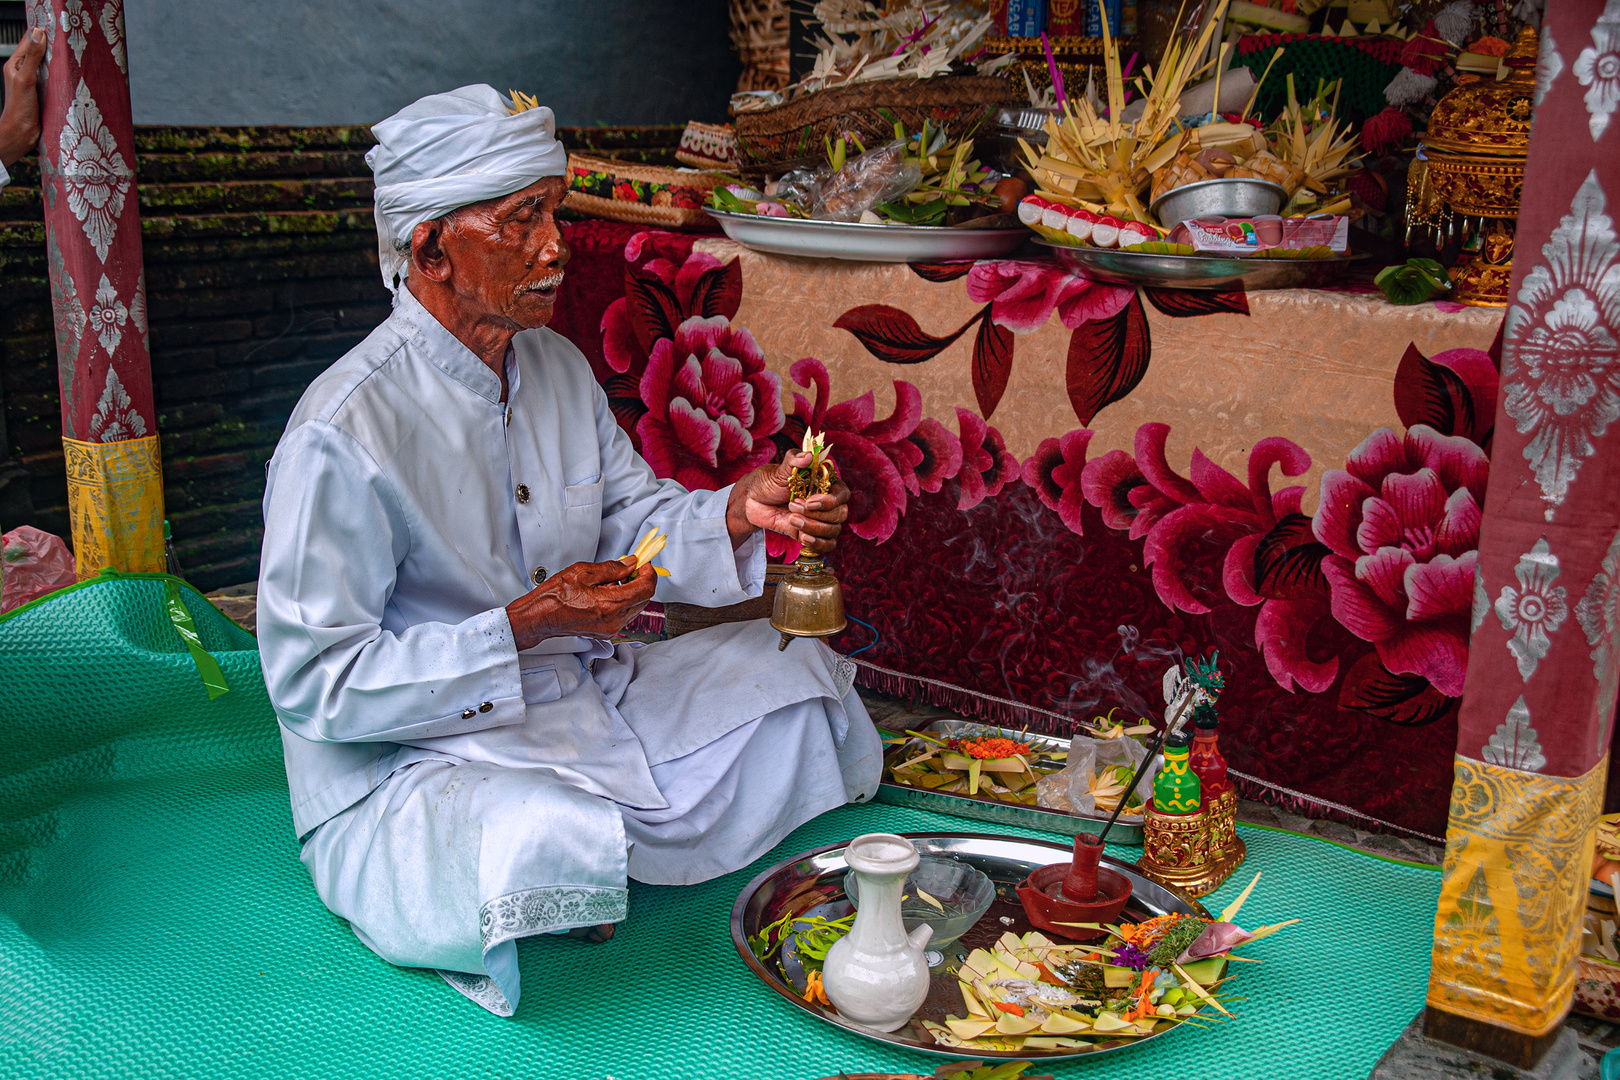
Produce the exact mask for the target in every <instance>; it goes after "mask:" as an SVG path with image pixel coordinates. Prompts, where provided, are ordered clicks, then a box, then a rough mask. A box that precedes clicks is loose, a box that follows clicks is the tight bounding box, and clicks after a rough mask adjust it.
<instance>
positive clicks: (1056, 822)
mask: <svg viewBox="0 0 1620 1080" xmlns="http://www.w3.org/2000/svg"><path fill="white" fill-rule="evenodd" d="M919 730H921V731H922V733H923V734H925V735H934V736H937V737H939V738H946V739H949V738H960V737H964V736H969V735H986V734H993V735H1000V736H1002V737H1004V738H1008V739H1015V740H1019V741H1026V742H1027V741H1034V742H1037V743H1040V744H1042V745H1045V746H1049V747H1052V748H1055V749H1059V750H1063V751H1067V750H1068V749H1069V744H1070V742H1071V740H1069V739H1060V738H1056V737H1054V736H1051V735H1037V734H1035V733H1034V732H1029V731H1018V730H1016V729H1014V728H1003V727H995V726H992V725H989V724H976V723H972V722H970V721H967V720H936V721H934V722H933V723H931V724H929V725H928V726H927V727H924V728H921V729H919ZM917 741H918V740H914V741H913V742H912V743H905V744H902V745H900V746H897V747H893V748H892V749H890V750H889V751H888V753H886V754H885V755H884V760H883V774H884V777H885V779H884V781H883V782H882V783H881V784H879V785H878V793H877V801H878V802H884V803H889V804H891V805H893V806H914V807H917V808H918V809H920V810H932V811H934V812H935V813H937V814H950V815H951V816H952V817H962V818H972V819H974V820H975V821H988V822H992V823H993V824H996V825H1012V826H1016V827H1018V828H1023V829H1039V830H1040V831H1042V832H1050V833H1060V834H1062V835H1065V836H1074V835H1076V834H1077V833H1083V832H1093V833H1094V832H1096V831H1097V830H1098V828H1100V827H1101V825H1102V823H1103V822H1105V821H1107V820H1108V818H1109V814H1107V813H1101V812H1099V813H1096V814H1086V813H1071V812H1069V811H1067V810H1055V809H1051V808H1048V807H1045V806H1021V805H1019V804H1017V803H1009V802H1003V801H1001V800H999V799H993V798H990V797H988V796H983V795H960V794H955V793H952V792H944V791H927V790H924V789H922V788H916V787H910V786H907V785H905V784H897V783H895V782H894V781H892V780H890V779H887V777H888V775H889V769H890V768H891V767H892V766H893V765H894V764H895V762H896V761H899V760H903V758H902V757H901V755H903V754H906V753H908V750H907V748H908V747H912V746H914V744H915V743H916V742H917ZM1108 839H1109V840H1111V841H1113V842H1114V843H1117V844H1140V843H1141V842H1142V815H1141V814H1121V815H1120V816H1119V820H1118V821H1116V822H1115V823H1114V828H1113V830H1112V831H1110V832H1109V834H1108ZM1050 861H1052V862H1056V861H1058V860H1056V859H1053V860H1050Z"/></svg>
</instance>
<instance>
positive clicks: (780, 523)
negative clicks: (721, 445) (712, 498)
mask: <svg viewBox="0 0 1620 1080" xmlns="http://www.w3.org/2000/svg"><path fill="white" fill-rule="evenodd" d="M809 465H810V455H809V454H807V453H805V452H804V451H802V450H790V451H788V453H787V455H786V457H785V458H784V459H783V460H782V462H781V463H780V464H777V465H765V466H763V467H761V468H758V469H755V470H754V471H753V472H751V473H749V474H748V475H747V476H744V477H743V478H742V479H741V480H738V481H737V483H736V485H735V486H734V487H733V488H732V489H731V501H730V503H729V504H727V506H726V528H727V530H728V531H730V533H731V545H732V547H738V546H740V545H741V544H742V542H743V541H744V540H746V539H748V537H749V536H750V535H751V534H752V533H753V531H754V530H755V529H769V530H771V531H772V532H776V533H781V534H782V535H783V536H787V537H791V538H792V539H793V540H794V541H795V542H797V543H800V544H803V545H804V546H805V547H807V548H809V549H810V550H811V551H814V552H816V553H817V554H822V555H825V554H826V553H827V552H829V551H831V550H832V549H833V548H835V547H837V546H838V534H839V533H840V532H841V531H843V528H844V522H845V521H847V520H848V519H849V488H848V486H847V485H845V483H844V482H843V481H842V480H837V481H835V482H834V483H833V486H832V490H831V491H829V492H828V493H827V494H825V495H812V496H810V498H808V499H806V500H805V502H804V503H803V504H802V505H801V504H799V503H797V502H791V501H789V497H788V481H789V480H790V479H792V477H793V470H794V469H802V468H807V467H808V466H809Z"/></svg>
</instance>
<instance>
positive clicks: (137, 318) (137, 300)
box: [129, 267, 152, 354]
mask: <svg viewBox="0 0 1620 1080" xmlns="http://www.w3.org/2000/svg"><path fill="white" fill-rule="evenodd" d="M129 321H130V322H132V323H134V324H135V329H136V330H139V331H140V334H141V348H143V349H145V350H146V351H147V353H148V354H150V353H151V351H152V345H151V343H150V342H149V341H148V340H147V336H146V269H145V268H144V267H143V268H142V269H141V276H140V277H138V278H136V279H135V295H134V296H132V297H130V301H129Z"/></svg>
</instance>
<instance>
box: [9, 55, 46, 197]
mask: <svg viewBox="0 0 1620 1080" xmlns="http://www.w3.org/2000/svg"><path fill="white" fill-rule="evenodd" d="M43 59H45V31H43V30H41V29H40V28H39V27H37V26H36V27H34V28H33V29H31V30H29V31H28V33H26V34H24V35H23V39H22V43H21V44H19V45H18V46H17V51H16V52H14V53H12V54H11V59H10V60H7V61H6V63H5V67H4V68H0V79H4V81H5V87H6V104H5V109H4V111H0V165H5V166H10V165H12V164H14V163H15V162H16V160H17V159H18V158H20V157H22V156H23V155H24V154H26V153H28V151H30V150H32V149H33V148H34V147H35V146H36V145H37V144H38V143H39V91H38V90H37V89H36V88H35V80H36V77H37V75H38V73H39V64H40V61H41V60H43Z"/></svg>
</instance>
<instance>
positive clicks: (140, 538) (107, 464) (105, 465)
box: [62, 435, 167, 581]
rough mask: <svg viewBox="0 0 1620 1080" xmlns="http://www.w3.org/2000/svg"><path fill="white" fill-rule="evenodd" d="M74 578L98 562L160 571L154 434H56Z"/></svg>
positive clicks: (95, 570) (92, 571)
mask: <svg viewBox="0 0 1620 1080" xmlns="http://www.w3.org/2000/svg"><path fill="white" fill-rule="evenodd" d="M62 450H63V454H64V455H65V456H66V458H67V488H68V515H69V518H70V520H71V521H72V524H73V552H74V557H75V562H76V564H77V568H78V576H79V580H80V581H83V580H85V579H86V578H92V577H95V576H96V575H97V574H99V573H100V572H101V571H102V570H103V569H104V568H111V569H113V570H119V571H123V572H125V573H161V572H162V571H163V570H164V569H166V567H167V561H166V560H165V559H164V555H163V466H162V461H161V459H160V458H159V456H158V440H157V436H156V435H152V436H149V437H147V438H144V439H130V440H127V441H125V442H111V443H90V442H79V441H78V440H77V439H66V438H65V439H63V440H62Z"/></svg>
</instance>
